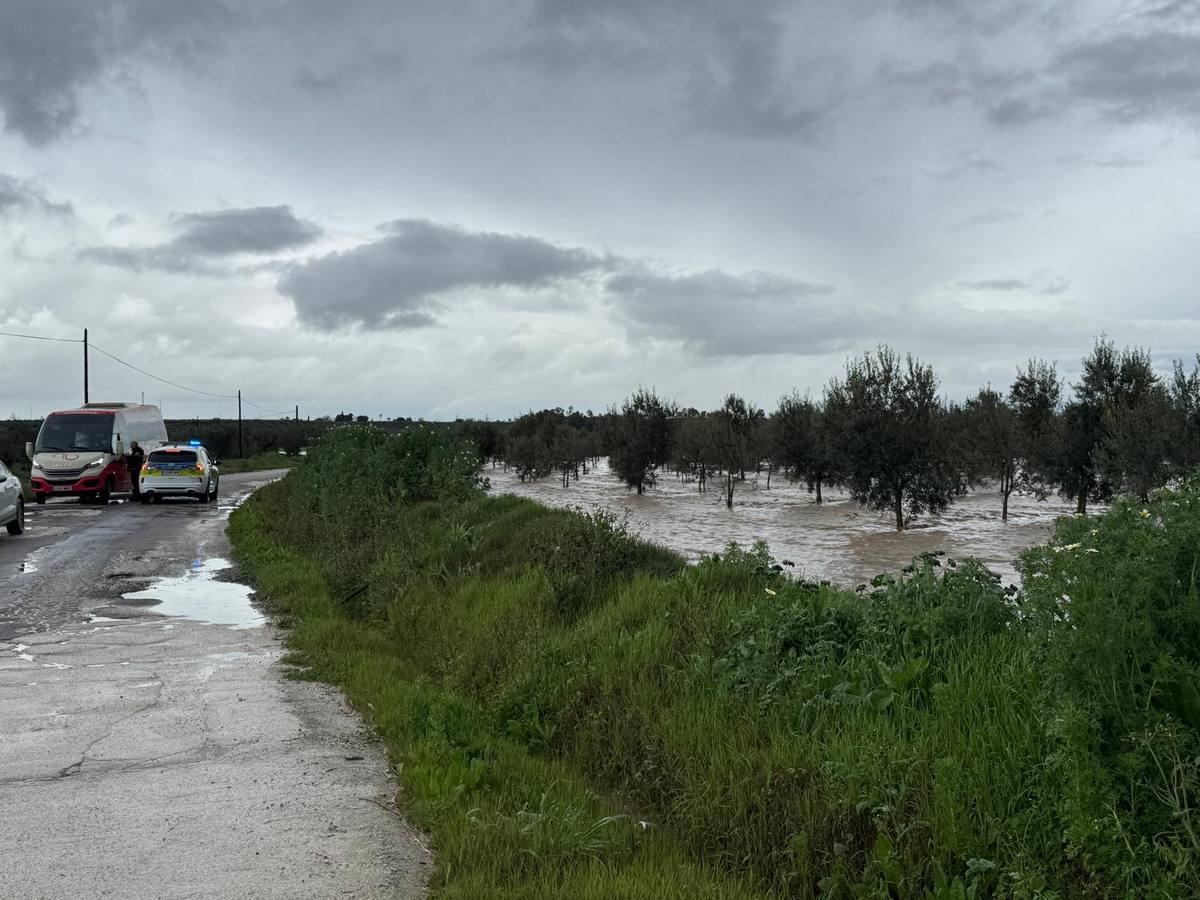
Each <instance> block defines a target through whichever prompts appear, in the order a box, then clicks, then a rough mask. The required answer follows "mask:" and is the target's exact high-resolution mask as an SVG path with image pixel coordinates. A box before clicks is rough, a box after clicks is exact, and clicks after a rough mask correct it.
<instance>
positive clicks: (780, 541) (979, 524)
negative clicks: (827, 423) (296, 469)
mask: <svg viewBox="0 0 1200 900" xmlns="http://www.w3.org/2000/svg"><path fill="white" fill-rule="evenodd" d="M484 474H485V475H486V476H487V477H488V478H490V479H491V483H492V490H493V492H496V493H509V494H518V495H520V496H522V497H531V498H533V499H534V500H538V501H540V502H542V503H545V504H547V505H549V506H582V507H584V508H586V509H597V508H599V509H605V510H608V511H610V512H613V513H616V514H617V515H618V516H627V517H628V522H629V526H630V528H631V530H632V531H634V532H635V533H636V534H638V535H640V536H641V537H643V538H645V539H646V540H649V541H653V542H654V543H657V544H662V545H664V546H666V547H670V548H671V549H672V550H676V551H678V552H679V553H681V554H683V555H684V556H685V557H686V558H687V559H689V560H691V561H695V560H697V559H699V558H700V556H701V555H703V554H706V553H714V552H716V551H719V550H723V549H724V548H725V546H726V545H727V544H728V543H729V542H730V541H735V542H737V543H738V544H739V545H741V546H746V547H749V546H750V545H752V544H753V543H754V542H755V541H760V540H761V541H766V542H767V546H768V547H769V548H770V551H771V555H772V556H774V557H775V558H776V559H777V560H781V561H782V560H790V561H791V562H793V563H795V566H796V567H795V569H794V571H795V572H796V573H797V574H799V575H801V576H803V577H805V578H810V579H814V580H816V579H828V580H829V581H832V582H834V583H835V584H842V585H847V586H852V585H855V584H860V583H862V582H864V581H868V580H870V579H871V578H872V577H874V576H875V575H878V574H879V573H880V572H895V571H898V570H900V569H901V568H903V567H904V566H906V565H908V563H909V562H911V560H912V559H913V557H915V556H917V555H919V554H921V553H925V552H927V551H935V550H944V551H945V552H946V553H947V554H948V555H949V556H952V557H956V558H959V559H961V558H963V557H966V556H974V557H976V558H977V559H979V560H981V561H983V562H984V563H985V564H986V565H987V566H988V567H989V568H991V569H992V570H993V571H995V572H998V573H1000V575H1001V576H1003V578H1004V581H1005V582H1006V583H1013V582H1016V581H1017V580H1018V575H1017V571H1016V568H1015V561H1016V557H1017V555H1018V554H1019V553H1020V552H1021V551H1022V550H1024V549H1026V548H1027V547H1032V546H1034V545H1036V544H1040V543H1044V542H1045V541H1046V539H1047V538H1048V537H1049V536H1050V532H1051V529H1052V527H1053V525H1054V520H1055V519H1056V518H1058V517H1059V516H1064V515H1072V514H1073V513H1074V505H1073V504H1071V503H1068V502H1065V501H1063V500H1061V499H1059V498H1057V497H1051V498H1048V499H1047V500H1044V501H1041V502H1039V501H1038V500H1036V499H1034V498H1033V497H1020V496H1017V495H1015V494H1014V495H1013V496H1012V497H1010V498H1009V506H1008V522H1002V521H1001V520H1000V495H999V493H998V492H997V491H996V490H994V489H988V488H982V489H979V490H976V491H973V492H971V493H969V494H967V495H966V496H964V497H959V498H957V500H956V501H955V502H954V503H953V504H952V505H951V507H950V509H948V510H947V511H946V512H945V513H944V514H943V515H940V516H921V517H918V518H917V519H915V520H914V521H913V522H912V524H911V525H910V526H909V527H908V528H907V529H906V530H905V531H904V532H901V533H897V532H896V530H895V525H894V521H895V520H894V518H893V517H892V516H891V514H889V513H875V512H871V511H870V510H866V509H863V508H861V507H859V506H858V504H856V503H854V502H852V501H851V500H850V499H849V498H848V497H847V496H846V495H845V494H844V493H842V492H841V491H838V490H836V489H828V490H825V491H823V495H824V499H825V502H824V503H820V504H818V503H815V502H814V501H813V496H812V495H811V494H809V493H808V492H807V491H806V490H805V487H804V485H803V484H802V483H791V482H789V481H788V480H787V479H786V478H781V477H779V476H778V475H776V476H775V477H773V478H772V479H771V486H770V488H768V487H767V476H766V473H765V472H764V473H762V474H761V475H758V476H757V477H755V476H754V475H752V474H748V475H747V479H746V481H745V482H744V483H740V484H738V485H737V488H736V491H735V493H734V498H733V504H734V505H733V509H727V508H726V507H725V499H724V496H723V494H722V492H721V486H722V485H721V482H718V481H715V480H714V481H713V482H712V483H711V485H710V487H709V489H708V490H707V491H706V492H704V493H700V492H699V491H698V490H697V489H696V483H695V482H687V481H683V480H682V479H680V478H678V477H676V476H675V475H673V474H671V473H667V474H666V475H664V476H662V477H661V478H660V479H659V482H658V484H657V485H656V486H655V487H653V488H651V489H650V490H649V491H648V492H647V493H646V494H644V495H642V496H640V497H639V496H638V495H637V494H636V493H635V492H633V491H630V490H627V489H626V488H625V486H624V485H623V484H622V483H621V482H620V481H618V480H617V479H616V478H615V477H613V475H612V474H611V473H610V472H609V470H608V466H607V464H606V463H605V462H604V461H601V462H600V464H599V466H597V467H596V468H595V469H589V471H588V474H587V475H582V476H581V477H580V478H579V480H578V481H573V482H571V485H570V487H563V486H562V479H561V478H559V477H557V476H551V477H549V478H544V479H542V480H540V481H527V482H524V483H522V482H521V481H520V479H518V478H517V476H516V475H515V474H514V473H513V472H511V471H509V472H505V471H504V470H503V469H501V468H496V469H492V468H486V469H485V470H484Z"/></svg>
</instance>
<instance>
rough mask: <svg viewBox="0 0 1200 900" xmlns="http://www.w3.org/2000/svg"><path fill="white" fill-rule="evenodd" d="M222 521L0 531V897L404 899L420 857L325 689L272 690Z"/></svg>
mask: <svg viewBox="0 0 1200 900" xmlns="http://www.w3.org/2000/svg"><path fill="white" fill-rule="evenodd" d="M270 477H271V475H270V474H269V473H261V474H255V475H245V476H226V478H223V479H222V490H223V493H224V494H225V497H223V498H222V501H221V502H220V503H219V504H216V505H211V506H202V505H199V504H195V503H186V502H181V503H178V504H175V503H172V504H158V505H153V506H140V505H134V504H112V505H110V506H109V507H107V508H103V509H102V508H98V507H90V506H79V505H78V504H76V503H71V502H64V503H61V504H59V503H51V504H49V505H47V506H43V507H32V506H31V507H30V512H31V515H30V517H29V518H30V526H31V527H30V530H29V531H28V532H27V533H26V535H23V536H21V537H17V538H10V537H8V536H6V535H4V536H0V810H3V812H4V814H3V815H2V816H0V896H4V897H22V898H47V900H49V898H64V900H65V898H79V897H113V898H160V897H172V898H175V897H178V898H185V897H196V898H201V897H203V898H223V897H256V898H257V897H263V898H281V900H282V898H325V897H341V896H346V897H362V898H384V897H387V898H409V897H420V896H422V895H423V893H424V884H425V881H426V873H427V871H428V870H429V868H430V860H429V856H428V853H427V852H426V850H425V847H424V843H423V841H422V839H421V836H420V835H419V834H417V833H416V832H415V831H414V830H413V829H411V828H410V827H409V826H408V825H407V824H406V823H405V822H404V821H403V820H402V819H401V818H400V817H399V816H398V815H397V814H396V813H395V811H394V810H393V807H392V799H393V797H394V795H395V792H396V788H395V785H394V783H393V782H392V780H391V778H390V771H389V768H388V765H387V762H386V760H385V759H384V757H383V754H382V752H381V751H380V749H379V748H378V746H377V744H376V743H375V742H374V741H373V740H372V739H371V738H370V737H369V735H368V734H367V733H366V731H365V730H364V728H363V726H362V725H361V722H360V719H359V717H358V716H357V714H356V713H354V712H353V711H352V710H350V709H349V708H348V707H347V706H346V704H345V702H344V701H343V700H342V698H341V696H340V695H339V694H338V693H337V692H336V691H334V690H332V689H330V688H328V687H325V686H322V685H316V684H312V683H308V682H296V681H289V680H286V679H285V678H284V677H283V674H282V669H281V666H280V656H281V654H282V649H281V647H280V643H279V638H278V635H277V634H276V633H275V631H274V629H272V628H271V627H270V626H269V625H268V624H266V622H265V620H264V618H263V616H262V615H261V613H260V612H259V611H258V610H257V609H255V607H254V606H253V605H252V604H251V602H250V592H249V590H248V589H247V588H245V587H243V586H241V585H239V584H237V582H236V570H235V569H234V568H233V567H232V566H231V565H230V563H229V562H228V555H229V552H228V551H229V548H228V543H227V541H226V539H225V536H224V526H225V521H226V519H227V517H228V514H229V511H230V509H232V507H233V506H234V505H235V504H236V503H237V502H240V500H241V499H242V498H244V497H245V496H246V494H247V493H248V492H249V491H250V490H251V489H252V487H253V486H255V485H256V484H261V483H263V482H264V481H266V480H268V479H269V478H270Z"/></svg>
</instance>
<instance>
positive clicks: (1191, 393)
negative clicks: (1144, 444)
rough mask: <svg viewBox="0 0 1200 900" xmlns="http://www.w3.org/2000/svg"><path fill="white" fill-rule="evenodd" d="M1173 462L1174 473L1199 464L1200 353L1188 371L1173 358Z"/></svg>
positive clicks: (1188, 469) (1179, 472)
mask: <svg viewBox="0 0 1200 900" xmlns="http://www.w3.org/2000/svg"><path fill="white" fill-rule="evenodd" d="M1169 390H1170V395H1171V419H1172V422H1171V432H1172V435H1173V438H1172V443H1173V445H1174V449H1173V452H1172V459H1171V462H1172V465H1173V469H1174V474H1175V475H1176V476H1181V475H1186V474H1187V473H1189V472H1191V471H1192V470H1193V469H1195V468H1196V467H1197V466H1200V353H1197V354H1196V362H1195V366H1194V367H1193V368H1192V371H1191V372H1188V371H1187V370H1186V369H1185V368H1184V367H1183V360H1180V359H1177V360H1175V363H1174V367H1173V372H1172V375H1171V384H1170V388H1169Z"/></svg>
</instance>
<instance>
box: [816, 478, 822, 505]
mask: <svg viewBox="0 0 1200 900" xmlns="http://www.w3.org/2000/svg"><path fill="white" fill-rule="evenodd" d="M816 485H817V502H818V503H820V502H821V479H820V478H818V479H817V480H816Z"/></svg>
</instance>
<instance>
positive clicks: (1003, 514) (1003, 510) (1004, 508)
mask: <svg viewBox="0 0 1200 900" xmlns="http://www.w3.org/2000/svg"><path fill="white" fill-rule="evenodd" d="M1003 493H1004V499H1003V500H1002V501H1001V504H1002V505H1001V507H1000V521H1001V522H1007V521H1008V491H1004V492H1003Z"/></svg>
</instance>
